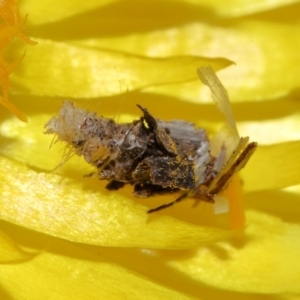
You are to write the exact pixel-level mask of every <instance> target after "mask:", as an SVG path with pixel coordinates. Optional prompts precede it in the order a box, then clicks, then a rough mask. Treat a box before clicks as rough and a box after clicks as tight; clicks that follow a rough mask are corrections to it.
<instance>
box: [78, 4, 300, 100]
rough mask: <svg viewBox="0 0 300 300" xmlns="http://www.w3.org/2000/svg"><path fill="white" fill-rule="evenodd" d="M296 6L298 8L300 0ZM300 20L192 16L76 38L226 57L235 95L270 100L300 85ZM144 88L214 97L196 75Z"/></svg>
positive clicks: (122, 47) (148, 51) (133, 49)
mask: <svg viewBox="0 0 300 300" xmlns="http://www.w3.org/2000/svg"><path fill="white" fill-rule="evenodd" d="M291 10H293V8H291ZM297 10H298V11H300V6H299V7H297V8H296V11H297ZM292 12H293V11H292ZM293 13H294V12H293ZM102 26H103V24H102ZM299 26H300V25H299V24H298V23H291V24H289V23H284V24H277V23H275V22H262V21H260V20H255V19H230V20H228V24H227V26H226V27H225V26H224V27H222V26H214V25H211V24H207V23H205V22H203V23H200V22H199V23H196V22H190V23H187V24H185V25H182V26H177V27H172V26H170V27H168V28H167V29H160V30H158V29H156V30H155V29H153V30H152V31H150V32H149V33H148V32H146V33H144V32H143V33H138V34H130V35H117V36H114V37H105V36H104V37H101V38H90V39H84V40H81V41H79V42H78V41H77V44H80V45H82V46H83V45H86V46H89V47H97V48H108V49H114V50H116V51H126V52H127V53H135V54H138V55H145V56H151V57H168V56H176V55H192V56H195V55H196V56H204V57H226V58H228V59H230V60H232V61H234V62H235V63H236V66H234V67H231V68H227V69H226V70H224V71H222V72H220V73H219V74H218V76H219V77H220V79H221V82H222V83H223V85H224V86H225V87H226V89H227V90H228V92H229V95H230V99H231V101H234V102H235V101H236V102H237V101H239V102H242V101H253V100H256V101H257V100H264V101H267V100H274V99H278V97H283V96H286V95H288V94H289V93H290V91H291V90H295V91H297V88H298V85H299V82H298V78H299V76H300V71H299V69H298V68H297V67H296V66H297V62H298V53H299V51H300V42H299V41H298V40H295V38H294V37H295V36H297V34H298V32H299V30H300V29H299ZM274 36H276V39H274V38H273V37H274ZM199 66H200V65H199ZM120 72H122V69H120ZM143 91H148V92H151V93H156V94H163V95H168V96H173V97H176V98H183V99H185V100H188V101H192V102H199V101H200V100H201V101H205V102H207V99H210V98H209V93H204V92H203V89H201V88H199V83H198V82H197V81H194V82H193V83H176V86H175V85H174V86H173V85H171V84H164V83H163V82H162V84H161V85H157V86H155V87H152V86H151V87H144V89H143ZM199 94H200V99H199Z"/></svg>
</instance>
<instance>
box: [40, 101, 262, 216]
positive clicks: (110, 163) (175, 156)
mask: <svg viewBox="0 0 300 300" xmlns="http://www.w3.org/2000/svg"><path fill="white" fill-rule="evenodd" d="M137 106H138V108H139V109H140V110H141V111H142V113H143V115H142V116H141V117H140V119H138V120H135V121H133V122H131V123H125V124H117V123H115V121H114V120H112V119H108V118H104V117H100V116H97V115H96V114H92V113H90V112H88V111H85V110H82V109H80V108H77V107H75V105H74V104H73V103H71V102H64V104H63V107H62V108H61V110H60V112H59V115H58V116H56V117H53V118H52V119H51V120H50V121H49V122H48V123H47V124H46V125H45V128H46V133H47V134H56V135H57V136H58V138H59V139H60V140H62V141H64V142H66V143H68V144H69V145H70V146H72V149H73V150H74V152H75V153H76V154H77V155H83V157H84V159H85V160H86V161H87V162H88V163H89V164H91V165H93V166H94V167H96V168H97V173H98V176H99V179H104V180H107V181H108V184H107V185H106V188H107V189H109V190H117V189H119V188H121V187H123V186H124V184H131V185H133V189H134V191H133V193H134V196H136V197H150V196H153V195H155V194H163V193H170V192H177V191H181V195H180V196H179V197H178V198H177V199H176V200H174V201H173V202H170V203H167V204H164V205H161V206H159V207H156V208H154V209H150V210H149V211H148V212H149V213H151V212H155V211H159V210H162V209H165V208H167V207H170V206H172V205H173V204H175V203H177V202H180V201H181V200H183V199H184V198H186V197H193V198H196V199H200V200H203V201H207V202H211V203H213V202H214V197H215V196H216V195H217V194H219V193H221V192H222V191H223V190H224V189H225V188H226V187H227V185H228V183H229V181H230V179H231V178H232V176H233V175H234V174H236V173H237V172H238V171H239V170H240V169H241V168H243V167H244V166H245V164H246V163H247V161H248V160H249V158H250V157H251V155H252V154H253V152H254V150H255V148H256V143H253V142H252V143H248V140H249V139H248V138H241V139H240V140H239V143H238V145H237V147H236V149H235V151H234V152H233V153H232V154H231V155H230V156H229V159H226V147H225V146H223V147H221V150H220V151H219V154H218V155H217V156H212V155H211V153H210V143H209V141H208V138H207V135H206V132H205V130H204V129H201V128H200V129H197V128H195V126H194V124H192V123H189V122H185V121H177V120H176V121H170V122H166V121H162V120H159V119H156V118H154V117H153V116H152V115H151V114H150V113H149V112H148V110H147V109H146V108H144V107H142V106H140V105H137Z"/></svg>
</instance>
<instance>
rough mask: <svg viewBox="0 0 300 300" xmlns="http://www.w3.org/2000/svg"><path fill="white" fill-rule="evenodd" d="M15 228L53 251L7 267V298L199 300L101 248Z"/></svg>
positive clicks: (0, 292) (2, 294) (3, 292)
mask: <svg viewBox="0 0 300 300" xmlns="http://www.w3.org/2000/svg"><path fill="white" fill-rule="evenodd" d="M3 227H7V226H3ZM13 231H14V234H15V235H16V234H17V237H18V238H19V239H20V238H21V237H22V235H26V239H25V240H27V243H28V240H33V242H31V243H32V244H37V243H38V241H39V243H40V244H41V242H44V243H45V244H44V245H42V246H44V247H46V248H47V252H46V251H43V252H41V253H40V254H39V255H37V256H36V257H35V258H34V259H31V260H28V261H22V262H18V261H15V262H14V263H12V264H6V265H1V268H0V281H1V288H0V298H1V299H11V298H12V297H13V298H14V299H20V300H22V299H24V300H25V299H30V300H40V299H104V300H105V299H124V298H127V299H149V300H150V299H151V300H152V299H154V300H155V299H178V300H179V299H180V300H181V299H182V300H191V299H196V298H194V297H191V296H188V295H186V294H184V293H182V292H178V291H176V290H175V289H173V290H172V289H170V288H168V287H164V286H162V285H161V284H158V283H156V282H154V281H152V280H150V279H149V278H146V277H143V276H141V275H140V274H137V273H135V272H133V271H131V270H130V269H126V268H125V267H122V266H120V265H119V264H117V263H115V262H113V261H111V259H109V258H107V255H106V256H105V255H102V253H101V252H102V251H101V248H98V251H97V253H96V254H93V253H91V252H90V251H86V250H84V249H82V248H79V247H78V246H76V245H74V244H71V243H68V242H66V241H63V240H59V239H54V238H52V239H50V238H49V237H46V238H45V237H40V236H38V235H37V234H35V233H31V232H30V231H28V230H27V231H25V230H24V229H23V230H20V229H18V228H15V229H14V230H13ZM1 252H2V249H1V244H0V253H1ZM197 299H199V298H197Z"/></svg>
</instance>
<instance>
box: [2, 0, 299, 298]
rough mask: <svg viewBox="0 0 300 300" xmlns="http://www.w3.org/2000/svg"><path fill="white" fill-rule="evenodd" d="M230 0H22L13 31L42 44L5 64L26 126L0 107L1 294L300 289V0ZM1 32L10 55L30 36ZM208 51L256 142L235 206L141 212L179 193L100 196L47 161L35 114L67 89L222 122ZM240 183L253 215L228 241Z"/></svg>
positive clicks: (54, 153) (176, 294)
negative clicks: (218, 211) (202, 72)
mask: <svg viewBox="0 0 300 300" xmlns="http://www.w3.org/2000/svg"><path fill="white" fill-rule="evenodd" d="M250 2H251V3H250ZM5 3H6V4H7V3H8V4H9V5H15V4H16V2H15V1H12V0H11V1H7V2H5ZM41 3H42V4H41ZM51 3H52V2H51ZM224 3H225V2H224V1H192V0H190V1H118V2H116V1H87V2H84V1H76V2H74V1H63V2H61V3H59V5H58V4H57V5H56V6H54V5H52V4H48V2H46V1H42V2H41V1H37V0H36V1H33V0H32V1H30V0H23V1H22V20H23V19H24V16H25V14H26V13H28V21H27V23H26V24H27V25H26V27H25V28H22V32H25V33H26V34H27V35H29V36H31V37H32V39H33V40H37V41H38V42H39V44H38V45H36V46H34V47H31V46H30V47H29V46H26V55H25V57H24V59H23V60H22V61H21V62H20V63H19V65H18V67H17V68H16V69H15V70H14V71H13V73H12V74H11V75H10V76H9V80H10V82H11V84H10V86H9V92H10V94H9V98H8V99H10V100H11V101H12V102H13V103H14V104H15V105H16V106H17V107H19V108H20V109H21V110H22V111H23V112H24V114H26V116H27V117H28V120H29V122H28V123H27V124H25V123H21V122H19V120H17V119H16V118H15V117H13V116H11V115H10V114H9V112H7V111H6V110H4V109H1V112H0V118H1V124H0V154H1V158H0V162H1V163H0V170H1V172H0V177H1V180H0V201H1V209H0V219H1V221H0V230H1V233H0V256H1V258H0V263H1V268H0V282H1V283H0V298H1V299H5V300H6V299H68V300H69V299H208V300H215V299H231V300H232V299H233V300H250V299H266V300H267V299H268V300H269V299H276V300H286V299H299V297H300V290H299V286H300V285H299V282H300V266H299V262H300V257H299V256H300V254H299V253H300V252H299V246H300V245H299V233H300V232H299V231H300V223H299V215H300V202H299V199H300V198H299V196H300V189H299V186H296V185H299V183H300V174H299V170H300V167H299V165H300V156H299V150H300V149H299V148H300V146H299V128H300V121H299V120H300V119H299V110H300V104H299V86H300V81H299V78H300V76H299V75H300V74H299V70H300V69H299V48H300V44H299V39H297V37H298V36H299V31H300V28H299V20H298V19H299V14H300V4H299V3H298V2H297V1H288V2H287V1H275V0H274V1H257V2H253V1H237V0H236V1H230V2H229V3H227V4H226V5H225V4H224ZM13 7H15V6H13ZM1 8H3V7H1ZM12 11H15V10H12ZM10 16H11V15H10ZM18 20H19V19H18ZM18 22H19V21H18ZM21 24H23V23H21ZM15 25H16V24H15ZM17 25H20V24H19V23H17ZM15 27H16V28H19V27H18V26H15ZM9 34H11V32H8V31H5V35H4V36H5V37H6V38H7V37H14V36H16V39H14V43H13V44H11V45H10V46H9V47H10V48H7V49H9V51H7V53H6V56H7V57H8V62H13V61H15V60H16V59H18V58H20V57H21V55H22V54H23V53H24V46H21V43H19V42H16V43H15V41H16V40H18V39H19V38H21V40H23V41H24V40H25V41H28V40H26V38H25V37H24V35H21V34H19V35H18V34H17V33H16V32H14V34H13V35H9ZM0 42H2V45H3V43H4V42H3V40H1V41H0ZM1 49H2V48H1ZM232 61H234V63H235V65H229V64H230V62H232ZM202 63H204V64H207V63H208V64H211V65H212V66H213V67H214V68H215V69H220V72H218V76H219V77H220V79H221V81H222V84H223V85H224V86H225V87H226V89H227V91H228V93H229V98H230V101H231V103H233V105H232V108H233V114H234V116H235V119H236V123H237V127H238V129H240V135H241V136H247V135H248V136H250V140H251V141H256V140H257V141H258V142H259V148H258V150H257V151H256V152H255V154H254V156H253V158H251V159H250V161H249V164H248V165H247V167H246V168H245V170H243V172H241V182H240V181H239V180H238V179H237V178H236V180H235V182H233V184H232V185H231V187H230V190H227V191H226V193H227V196H228V197H229V200H230V203H229V205H231V207H232V205H233V207H234V210H233V209H232V210H230V213H229V215H230V214H231V215H230V216H228V215H220V216H216V215H214V213H213V210H212V208H211V206H210V205H209V204H203V203H200V204H199V205H198V206H197V207H193V203H194V202H193V200H186V201H184V202H182V203H180V204H178V205H176V206H174V208H171V209H168V210H166V211H162V212H160V213H157V214H155V215H151V216H150V217H148V216H147V214H146V211H147V209H148V207H155V206H156V205H160V204H162V203H165V202H168V201H171V200H172V199H174V195H171V196H168V197H158V198H151V199H142V200H137V199H134V198H133V197H132V195H131V188H130V187H128V188H125V189H122V190H120V191H118V192H108V191H106V190H105V188H104V183H103V182H99V181H98V180H97V179H96V178H82V176H83V175H85V174H88V173H90V172H91V171H92V170H91V168H90V167H88V166H87V164H86V163H85V162H84V161H83V160H81V159H78V158H75V157H73V158H72V159H71V160H70V161H68V162H66V163H65V164H64V165H63V166H62V167H61V168H58V170H56V171H55V172H53V171H50V170H52V169H54V168H55V167H57V166H58V165H59V164H60V162H61V160H62V156H63V152H64V150H65V148H64V147H65V146H63V145H61V144H60V143H58V144H55V145H52V147H51V149H50V150H49V145H50V144H51V139H52V138H51V137H49V136H46V135H44V134H43V131H44V128H43V126H44V124H45V123H46V122H47V121H48V120H49V119H50V118H51V117H52V116H53V115H54V114H56V113H57V112H58V109H59V107H60V106H61V101H62V100H63V99H65V98H68V100H72V101H74V100H76V99H77V103H78V104H80V106H81V107H83V108H88V109H89V110H90V111H94V110H97V111H99V113H100V114H102V115H104V116H111V117H114V118H115V119H117V120H120V121H121V120H122V121H129V120H131V119H132V118H138V117H139V111H138V110H137V109H136V107H135V103H139V104H141V105H142V106H145V107H147V108H148V109H149V111H150V112H151V113H152V114H153V115H154V116H156V117H159V118H162V119H167V120H170V119H183V120H188V121H192V122H195V123H197V125H199V126H204V127H205V128H207V129H208V131H209V134H210V135H213V134H214V133H216V132H217V131H218V129H219V128H220V125H221V123H222V121H223V118H222V117H221V115H220V113H219V112H218V111H217V109H216V108H215V106H214V104H213V103H212V101H211V96H210V92H209V91H208V89H207V88H206V87H203V85H201V83H200V82H199V80H198V79H197V75H196V68H198V67H200V65H198V64H202ZM2 65H3V66H5V64H2ZM2 65H1V66H2ZM225 67H226V68H225ZM221 69H222V70H221ZM0 75H1V74H0ZM1 76H2V77H1V80H2V81H1V83H2V87H3V88H6V89H7V88H8V81H7V78H8V77H7V73H5V72H4V73H3V72H2V75H1ZM127 90H128V91H127ZM59 96H60V97H61V98H60V97H59ZM100 96H101V97H102V96H105V97H104V98H101V99H100ZM78 98H79V99H78ZM79 102H81V103H79ZM15 113H16V111H15ZM20 116H21V115H19V117H20ZM66 151H67V150H66ZM241 186H242V187H243V189H244V195H243V196H244V200H245V215H246V221H245V222H246V227H245V229H244V231H243V235H242V234H241V232H238V237H235V238H232V239H229V240H224V239H225V238H227V237H229V236H232V235H235V236H236V232H233V231H230V230H229V229H228V228H229V223H230V222H233V223H237V224H242V223H243V222H244V220H243V218H242V217H243V214H242V213H243V208H242V203H243V202H242V201H241V200H242V197H241V196H242V195H241V191H240V187H241ZM291 186H293V187H291ZM284 187H289V188H288V189H284V190H279V189H281V188H284ZM232 215H233V216H232ZM231 225H233V227H236V225H235V224H231ZM216 240H218V242H215V241H216ZM220 240H222V241H220ZM206 243H209V245H206ZM204 244H205V245H204ZM173 249H177V250H176V251H175V250H173ZM179 249H181V250H179Z"/></svg>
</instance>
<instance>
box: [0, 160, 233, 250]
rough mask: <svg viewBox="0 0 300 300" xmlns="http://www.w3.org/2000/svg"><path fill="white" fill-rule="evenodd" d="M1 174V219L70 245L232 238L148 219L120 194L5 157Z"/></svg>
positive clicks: (175, 245)
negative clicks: (36, 169)
mask: <svg viewBox="0 0 300 300" xmlns="http://www.w3.org/2000/svg"><path fill="white" fill-rule="evenodd" d="M0 169H1V175H0V177H1V178H0V179H1V180H0V182H1V185H0V190H1V191H2V195H4V197H2V199H0V201H1V212H0V217H1V219H3V220H6V221H8V222H11V223H14V224H18V225H20V226H23V227H27V228H30V229H34V230H36V231H39V232H43V233H47V234H50V235H53V236H57V237H61V238H64V239H68V240H70V241H76V242H80V243H86V244H93V245H103V246H116V247H147V248H165V249H186V248H190V247H195V246H197V245H202V244H206V243H209V242H213V241H216V240H220V239H223V238H228V237H230V236H232V235H233V232H231V231H226V230H221V229H214V228H210V227H202V226H196V225H193V224H189V223H186V222H183V221H179V220H176V219H173V218H170V217H167V216H160V215H158V214H157V215H151V216H148V215H147V208H146V207H143V206H141V205H138V204H136V203H134V202H133V201H132V200H130V198H128V197H124V196H122V194H121V193H119V192H108V191H105V190H104V189H103V188H102V189H99V188H98V189H97V187H96V188H95V185H94V186H91V185H90V186H89V185H88V183H86V182H84V183H83V182H82V180H81V181H76V180H72V179H67V178H63V177H60V176H58V175H53V174H44V173H37V172H34V171H32V170H29V169H28V168H27V167H25V166H23V165H21V164H18V163H15V162H13V161H10V160H8V159H5V158H3V157H2V158H1V159H0ZM15 174H18V176H17V177H16V176H15ZM97 185H99V183H98V182H97ZM137 228H138V230H137Z"/></svg>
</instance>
